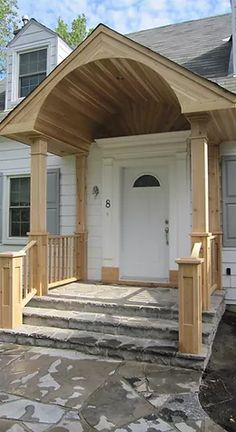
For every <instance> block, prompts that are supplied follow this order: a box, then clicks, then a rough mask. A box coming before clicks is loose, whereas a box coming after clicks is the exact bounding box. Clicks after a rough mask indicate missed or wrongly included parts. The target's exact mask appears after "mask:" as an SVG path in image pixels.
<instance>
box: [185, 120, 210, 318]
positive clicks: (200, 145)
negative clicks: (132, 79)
mask: <svg viewBox="0 0 236 432" xmlns="http://www.w3.org/2000/svg"><path fill="white" fill-rule="evenodd" d="M189 121H190V123H191V177H192V234H191V236H192V242H193V243H195V242H199V241H200V242H201V243H202V257H203V258H204V263H203V281H202V307H203V310H209V307H210V236H211V234H210V233H209V201H208V200H209V198H208V196H209V191H208V139H207V125H208V116H207V115H204V114H203V115H193V116H191V117H190V118H189Z"/></svg>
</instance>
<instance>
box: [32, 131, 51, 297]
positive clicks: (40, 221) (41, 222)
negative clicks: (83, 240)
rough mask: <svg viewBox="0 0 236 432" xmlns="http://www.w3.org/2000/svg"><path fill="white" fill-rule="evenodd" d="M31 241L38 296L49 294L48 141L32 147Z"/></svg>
mask: <svg viewBox="0 0 236 432" xmlns="http://www.w3.org/2000/svg"><path fill="white" fill-rule="evenodd" d="M29 236H30V240H36V242H37V244H36V247H35V248H34V249H35V253H34V256H33V258H32V259H34V260H35V266H34V268H35V269H37V270H36V272H35V274H34V288H36V289H37V295H39V296H42V295H46V294H47V292H48V233H47V141H46V140H45V139H44V138H36V139H35V140H34V142H33V144H32V146H31V188H30V233H29Z"/></svg>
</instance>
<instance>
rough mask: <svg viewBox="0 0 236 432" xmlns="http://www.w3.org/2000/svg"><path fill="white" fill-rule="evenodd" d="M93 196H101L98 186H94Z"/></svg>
mask: <svg viewBox="0 0 236 432" xmlns="http://www.w3.org/2000/svg"><path fill="white" fill-rule="evenodd" d="M92 194H93V195H94V198H97V196H98V194H99V187H98V186H93V190H92Z"/></svg>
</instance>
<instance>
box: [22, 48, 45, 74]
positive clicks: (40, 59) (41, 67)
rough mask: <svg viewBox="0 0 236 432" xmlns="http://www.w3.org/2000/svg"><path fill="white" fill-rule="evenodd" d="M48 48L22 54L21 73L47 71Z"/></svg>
mask: <svg viewBox="0 0 236 432" xmlns="http://www.w3.org/2000/svg"><path fill="white" fill-rule="evenodd" d="M46 69H47V49H43V50H37V51H32V52H29V53H25V54H20V69H19V72H20V75H24V74H31V73H34V72H35V73H37V72H46Z"/></svg>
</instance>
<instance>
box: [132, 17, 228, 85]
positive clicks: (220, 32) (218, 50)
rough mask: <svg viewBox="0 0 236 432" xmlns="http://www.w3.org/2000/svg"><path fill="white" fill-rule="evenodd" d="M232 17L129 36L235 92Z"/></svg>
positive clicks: (145, 31)
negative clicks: (231, 61)
mask: <svg viewBox="0 0 236 432" xmlns="http://www.w3.org/2000/svg"><path fill="white" fill-rule="evenodd" d="M231 20H232V15H231V14H225V15H219V16H216V17H210V18H203V19H199V20H195V21H188V22H183V23H178V24H171V25H168V26H165V27H157V28H153V29H149V30H143V31H139V32H136V33H130V34H128V35H127V36H128V37H129V38H130V39H133V40H134V41H136V42H138V43H140V44H142V45H144V46H146V47H148V48H150V49H151V50H153V51H155V52H157V53H159V54H161V55H163V56H165V57H167V58H168V59H170V60H172V61H174V62H176V63H178V64H180V65H181V66H184V67H185V68H186V69H189V70H191V71H192V72H195V73H196V74H198V75H201V76H203V77H205V78H207V79H209V80H212V81H215V82H217V83H219V84H220V85H221V86H222V87H225V88H227V89H228V90H230V91H233V92H235V93H236V78H233V77H232V76H229V72H230V55H231V48H232V39H231V33H232V30H231V28H232V21H231Z"/></svg>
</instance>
